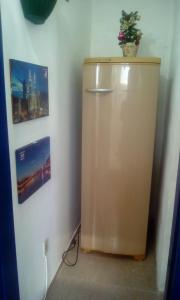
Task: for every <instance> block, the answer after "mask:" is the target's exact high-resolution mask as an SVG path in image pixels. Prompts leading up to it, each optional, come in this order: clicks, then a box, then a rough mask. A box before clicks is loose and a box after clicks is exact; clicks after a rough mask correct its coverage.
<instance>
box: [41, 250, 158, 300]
mask: <svg viewBox="0 0 180 300" xmlns="http://www.w3.org/2000/svg"><path fill="white" fill-rule="evenodd" d="M74 255H75V252H74V253H71V254H70V256H68V257H69V258H70V259H71V260H73V256H74ZM161 299H162V295H160V294H159V293H158V292H157V289H156V276H155V260H154V254H153V251H150V253H149V254H148V257H147V259H146V260H145V261H141V262H136V261H134V260H133V259H132V258H126V257H114V256H107V255H101V254H92V253H91V254H85V253H82V252H81V251H80V252H79V260H78V263H77V265H76V266H75V267H67V266H65V265H63V266H62V268H61V269H60V271H59V272H58V274H57V276H56V278H55V280H54V282H53V284H52V285H51V287H50V289H49V291H48V295H47V300H161Z"/></svg>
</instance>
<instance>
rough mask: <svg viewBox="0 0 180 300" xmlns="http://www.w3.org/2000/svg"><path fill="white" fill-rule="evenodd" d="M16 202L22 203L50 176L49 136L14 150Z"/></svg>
mask: <svg viewBox="0 0 180 300" xmlns="http://www.w3.org/2000/svg"><path fill="white" fill-rule="evenodd" d="M15 154H16V175H17V191H18V202H19V203H23V202H24V201H26V200H27V199H28V198H29V197H30V196H31V195H32V194H34V193H35V192H36V191H37V190H38V189H39V188H40V187H41V186H42V185H44V184H45V183H46V182H47V181H48V180H49V179H50V178H51V161H50V137H45V138H43V139H40V140H38V141H36V142H34V143H31V144H29V145H26V146H24V147H22V148H19V149H17V150H16V153H15Z"/></svg>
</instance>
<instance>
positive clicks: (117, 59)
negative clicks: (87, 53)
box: [84, 56, 161, 64]
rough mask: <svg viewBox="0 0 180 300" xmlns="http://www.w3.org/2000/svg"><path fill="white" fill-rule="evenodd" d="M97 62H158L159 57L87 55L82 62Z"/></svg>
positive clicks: (159, 61) (159, 60)
mask: <svg viewBox="0 0 180 300" xmlns="http://www.w3.org/2000/svg"><path fill="white" fill-rule="evenodd" d="M97 63H118V64H124V63H126V64H127V63H133V64H134V63H139V64H160V63H161V59H160V58H159V57H141V56H139V57H138V56H137V57H124V56H119V57H89V58H85V60H84V64H97Z"/></svg>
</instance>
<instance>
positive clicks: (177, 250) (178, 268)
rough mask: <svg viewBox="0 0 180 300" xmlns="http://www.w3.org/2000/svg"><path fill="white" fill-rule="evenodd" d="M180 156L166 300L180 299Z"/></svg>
mask: <svg viewBox="0 0 180 300" xmlns="http://www.w3.org/2000/svg"><path fill="white" fill-rule="evenodd" d="M179 278H180V156H179V165H178V174H177V183H176V196H175V204H174V213H173V224H172V229H171V241H170V251H169V260H168V269H167V277H166V288H165V295H164V300H177V299H179V297H180V284H179Z"/></svg>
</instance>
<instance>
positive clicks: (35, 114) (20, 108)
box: [10, 59, 49, 123]
mask: <svg viewBox="0 0 180 300" xmlns="http://www.w3.org/2000/svg"><path fill="white" fill-rule="evenodd" d="M10 80H11V101H12V114H13V123H20V122H24V121H28V120H33V119H36V118H40V117H44V116H48V115H49V99H48V68H47V67H43V66H39V65H34V64H30V63H27V62H23V61H19V60H14V59H10Z"/></svg>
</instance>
